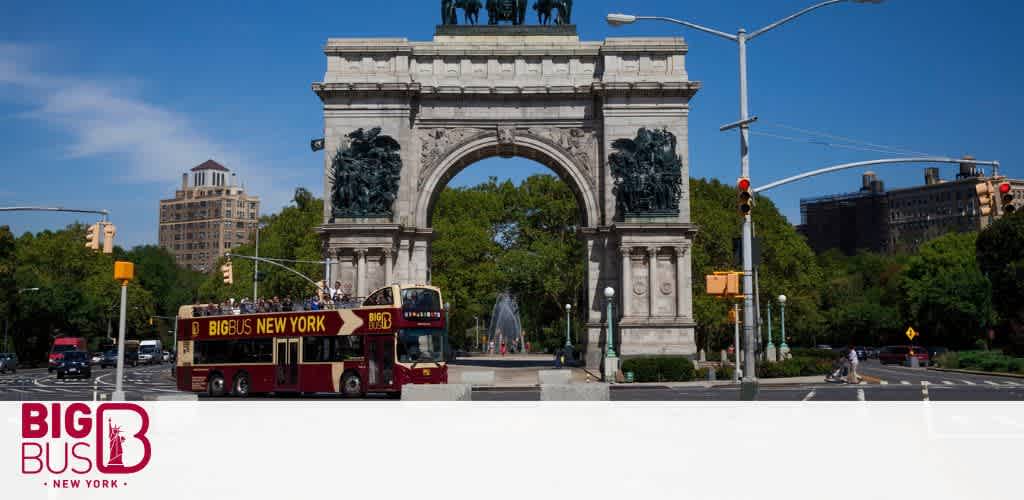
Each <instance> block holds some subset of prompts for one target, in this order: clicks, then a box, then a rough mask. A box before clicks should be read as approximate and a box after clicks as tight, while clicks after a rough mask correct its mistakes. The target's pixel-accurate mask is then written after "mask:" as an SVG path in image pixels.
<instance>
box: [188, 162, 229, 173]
mask: <svg viewBox="0 0 1024 500" xmlns="http://www.w3.org/2000/svg"><path fill="white" fill-rule="evenodd" d="M199 170H220V171H222V172H230V170H228V168H227V167H225V166H224V165H221V164H220V163H217V162H215V161H213V160H206V161H204V162H202V163H200V164H199V165H196V166H194V167H192V171H193V172H197V171H199Z"/></svg>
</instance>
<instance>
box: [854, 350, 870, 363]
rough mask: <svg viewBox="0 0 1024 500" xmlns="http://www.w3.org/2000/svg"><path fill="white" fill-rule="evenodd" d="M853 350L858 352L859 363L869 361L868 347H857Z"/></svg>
mask: <svg viewBox="0 0 1024 500" xmlns="http://www.w3.org/2000/svg"><path fill="white" fill-rule="evenodd" d="M853 350H854V351H857V360H858V361H864V360H865V359H868V349H867V347H864V346H857V347H854V348H853Z"/></svg>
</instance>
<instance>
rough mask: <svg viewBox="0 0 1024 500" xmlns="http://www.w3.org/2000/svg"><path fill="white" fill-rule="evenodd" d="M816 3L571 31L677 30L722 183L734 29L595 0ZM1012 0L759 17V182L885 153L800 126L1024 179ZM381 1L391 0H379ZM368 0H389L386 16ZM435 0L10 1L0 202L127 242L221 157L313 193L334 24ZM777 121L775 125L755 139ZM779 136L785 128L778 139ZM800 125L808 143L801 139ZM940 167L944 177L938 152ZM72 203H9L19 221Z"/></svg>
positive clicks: (520, 166)
mask: <svg viewBox="0 0 1024 500" xmlns="http://www.w3.org/2000/svg"><path fill="white" fill-rule="evenodd" d="M810 3H812V2H811V1H810V0H762V1H753V0H650V1H639V0H633V1H627V0H618V1H614V0H589V1H588V0H581V1H577V2H576V6H575V11H574V18H575V22H576V24H577V25H578V29H579V32H580V36H581V38H583V39H585V40H601V39H604V38H605V37H608V36H666V35H672V36H676V35H682V36H684V37H685V38H686V39H687V42H688V43H689V46H690V54H689V56H688V58H687V66H688V71H689V74H690V77H691V79H694V80H698V81H700V82H702V84H703V88H702V90H701V91H700V92H699V93H698V94H697V96H696V97H695V98H694V100H693V102H692V110H691V116H690V154H691V175H692V176H695V177H717V178H720V179H722V180H724V181H727V182H730V183H731V182H733V181H734V180H735V178H736V176H737V174H738V170H739V168H738V159H737V155H738V152H737V151H738V146H737V138H736V136H735V133H722V132H719V131H718V127H719V126H720V125H722V124H724V123H728V122H732V121H734V120H735V119H736V118H737V116H738V97H737V76H736V75H737V60H736V59H737V56H736V48H735V45H734V44H732V43H729V42H726V41H724V40H720V39H718V38H714V37H711V36H708V35H705V34H702V33H697V32H693V31H688V30H686V29H685V28H681V27H677V26H674V25H669V24H664V23H655V22H645V23H638V24H636V25H633V26H628V27H624V28H610V27H608V26H607V25H606V24H605V23H604V21H603V18H604V15H605V14H606V13H608V12H627V13H634V14H646V15H664V16H671V17H677V18H683V19H687V20H690V21H694V22H697V23H701V24H705V25H708V26H711V27H714V28H718V29H721V30H723V31H727V32H734V31H735V30H736V28H738V27H740V26H744V27H746V28H748V30H752V29H756V28H758V27H760V26H762V25H764V24H766V23H768V22H771V21H773V20H774V19H776V18H778V17H781V16H784V15H786V14H789V13H791V12H793V11H795V10H797V9H800V8H802V7H804V6H806V5H809V4H810ZM1022 5H1024V4H1022V3H1021V2H1017V1H1012V0H986V1H984V2H968V1H964V0H889V1H887V2H886V3H883V4H881V5H855V4H840V5H837V6H832V7H829V8H826V9H823V10H821V11H819V12H817V13H814V14H811V15H810V16H808V17H805V18H802V19H801V20H799V21H798V22H796V23H793V24H791V25H789V26H786V27H784V28H782V29H780V30H777V31H774V32H771V33H769V34H766V35H765V36H764V37H762V38H759V39H757V40H756V41H754V42H752V43H751V45H750V49H749V60H750V66H749V74H750V100H751V112H752V113H753V114H756V115H759V116H760V118H761V122H760V123H759V124H757V125H755V129H754V130H755V132H756V133H757V134H758V135H754V136H753V137H752V144H751V169H752V176H753V177H754V180H755V185H756V184H761V183H764V182H767V181H769V180H774V179H777V178H780V177H783V176H786V175H789V174H792V173H796V172H800V171H803V170H809V169H812V168H817V167H821V166H827V165H832V164H836V163H844V162H847V161H857V160H864V159H871V158H878V157H886V156H893V154H892V153H882V152H872V151H863V150H858V149H850V148H842V147H829V146H823V145H821V144H812V143H808V142H806V141H804V140H803V139H804V138H806V137H807V134H805V133H804V132H802V131H798V130H794V128H796V129H803V130H812V131H817V132H824V133H828V134H831V135H835V136H842V137H846V138H853V139H856V140H858V141H861V142H863V143H870V144H876V145H884V146H887V147H892V148H899V149H901V150H908V151H916V152H923V153H929V154H936V155H954V156H959V155H962V154H965V153H969V154H973V155H974V156H976V157H978V158H980V159H996V160H999V161H1001V162H1002V164H1003V171H1004V172H1005V173H1007V174H1009V175H1011V176H1015V177H1024V171H1022V168H1021V167H1020V161H1019V160H1020V156H1021V153H1020V151H1019V148H1016V149H1015V146H1014V143H1015V142H1018V141H1019V139H1016V138H1017V137H1018V136H1019V133H1016V132H1015V130H1016V129H1017V128H1018V127H1019V124H1018V119H1019V117H1020V116H1021V115H1022V114H1024V113H1022V112H1024V93H1022V92H1020V91H1019V90H1018V88H1017V82H1019V81H1021V76H1022V75H1021V73H1022V71H1024V67H1022V65H1021V64H1020V60H1021V56H1020V52H1019V49H1020V46H1021V43H1020V42H1019V41H1018V38H1019V37H1018V36H1017V33H1016V27H1017V22H1016V21H1017V20H1018V19H1020V18H1021V15H1022V14H1024V6H1022ZM382 7H383V8H382ZM378 9H381V10H382V11H383V12H377V10H378ZM438 10H439V9H438V1H436V0H415V1H414V0H393V1H391V2H365V3H364V2H355V1H335V2H315V3H313V2H308V3H307V2H298V1H296V2H270V1H217V2H209V1H207V2H188V1H181V2H121V1H104V2H52V1H48V0H35V1H32V2H11V3H10V4H8V5H7V6H5V8H4V11H5V12H4V15H3V16H2V17H0V150H2V151H3V155H2V156H0V171H2V172H3V178H4V182H3V183H2V184H0V206H9V205H22V204H33V205H51V206H52V205H63V206H69V207H78V208H106V209H110V210H111V211H112V213H113V215H112V219H113V220H114V221H115V222H116V223H117V224H118V227H119V235H118V239H119V243H120V244H122V245H128V246H131V245H136V244H143V243H155V242H156V220H157V211H158V203H157V200H159V199H160V198H164V197H168V196H171V195H173V192H174V188H175V186H177V185H178V183H180V176H181V173H182V172H183V171H185V170H187V169H188V168H191V167H192V166H194V165H196V164H198V163H201V162H202V161H204V160H206V159H207V158H214V159H217V160H218V161H221V162H222V163H224V164H226V165H227V166H228V167H230V168H232V169H234V170H235V171H237V172H238V173H239V176H240V178H241V179H242V180H243V181H245V183H246V185H247V187H249V188H250V190H251V191H254V192H255V193H256V194H258V195H260V196H261V197H262V198H263V199H264V210H263V211H264V212H265V213H267V212H272V211H276V210H278V209H279V208H280V207H281V206H283V205H284V204H285V203H287V201H288V200H289V199H290V195H291V192H292V191H293V189H294V188H295V187H298V186H304V187H308V188H311V189H312V190H313V191H314V192H320V191H321V190H322V186H321V179H320V177H319V172H320V168H321V165H322V163H321V162H322V157H321V156H320V154H322V153H318V154H314V153H311V152H310V151H309V148H308V142H309V139H311V138H314V137H318V136H320V135H321V130H322V115H321V109H320V105H319V104H320V103H319V100H318V99H317V98H316V96H315V95H314V94H313V93H312V92H311V91H310V83H311V82H313V81H318V80H320V79H322V77H323V72H324V66H325V60H324V56H323V54H322V52H321V47H322V45H323V44H324V42H325V40H326V39H327V38H328V37H366V36H382V37H407V38H409V39H411V40H427V39H429V38H430V37H431V36H432V34H433V28H434V25H435V24H436V22H437V19H436V18H437V17H438ZM765 134H768V135H765ZM781 137H785V138H788V139H784V138H781ZM793 139H801V140H800V141H794V140H793ZM922 169H923V166H919V165H914V166H904V167H887V168H884V169H878V172H879V174H880V176H881V177H882V178H883V180H885V181H886V185H887V187H890V188H891V187H899V186H908V185H913V184H917V183H919V182H920V181H921V179H922V177H923V174H922ZM544 171H546V170H545V169H544V167H541V166H539V165H537V164H534V163H531V162H530V161H527V160H498V159H495V160H489V161H487V162H481V163H478V164H476V165H474V166H472V167H470V168H469V169H467V170H465V171H464V172H463V173H462V174H460V175H459V176H458V177H456V178H455V179H454V180H453V183H454V184H457V185H469V184H474V183H476V182H480V181H483V180H485V179H486V177H487V176H489V175H499V176H500V177H510V178H513V179H515V180H519V179H521V178H523V177H524V176H526V175H529V174H531V173H535V172H544ZM861 173H862V172H861V171H849V172H847V173H843V174H834V175H831V176H828V177H820V178H818V179H816V180H813V181H809V182H804V183H800V184H795V185H791V186H789V187H785V188H781V189H778V190H776V191H774V192H773V193H772V195H771V196H772V197H773V198H774V199H775V200H776V202H777V203H778V204H779V206H780V207H781V208H782V209H783V211H784V213H785V214H786V215H787V216H789V217H790V220H791V221H793V222H799V199H800V198H801V197H812V196H817V195H821V194H829V193H835V192H846V191H852V190H855V189H856V188H857V187H858V182H859V180H858V179H859V175H860V174H861ZM942 173H943V177H945V178H950V177H952V176H953V167H944V168H943V170H942ZM76 219H82V217H80V216H79V217H75V216H71V215H52V214H20V213H19V214H14V213H3V214H0V224H7V225H10V226H11V227H12V228H13V229H14V230H15V231H16V232H17V233H21V232H23V231H39V230H43V229H47V228H59V227H62V226H63V225H65V224H67V223H70V222H73V221H74V220H76Z"/></svg>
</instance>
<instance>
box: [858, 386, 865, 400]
mask: <svg viewBox="0 0 1024 500" xmlns="http://www.w3.org/2000/svg"><path fill="white" fill-rule="evenodd" d="M857 401H865V399H864V389H857Z"/></svg>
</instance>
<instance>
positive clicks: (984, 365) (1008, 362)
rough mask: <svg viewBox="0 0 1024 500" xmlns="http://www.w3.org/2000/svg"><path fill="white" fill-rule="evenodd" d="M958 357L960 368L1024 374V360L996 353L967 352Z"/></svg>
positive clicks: (958, 354) (959, 354)
mask: <svg viewBox="0 0 1024 500" xmlns="http://www.w3.org/2000/svg"><path fill="white" fill-rule="evenodd" d="M957 357H958V358H959V368H964V369H968V370H981V371H986V372H1005V373H1012V372H1024V358H1017V357H1012V356H1007V355H1005V354H1002V353H1000V352H996V351H966V352H960V353H957ZM942 366H943V367H946V368H953V367H952V366H946V365H942Z"/></svg>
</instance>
